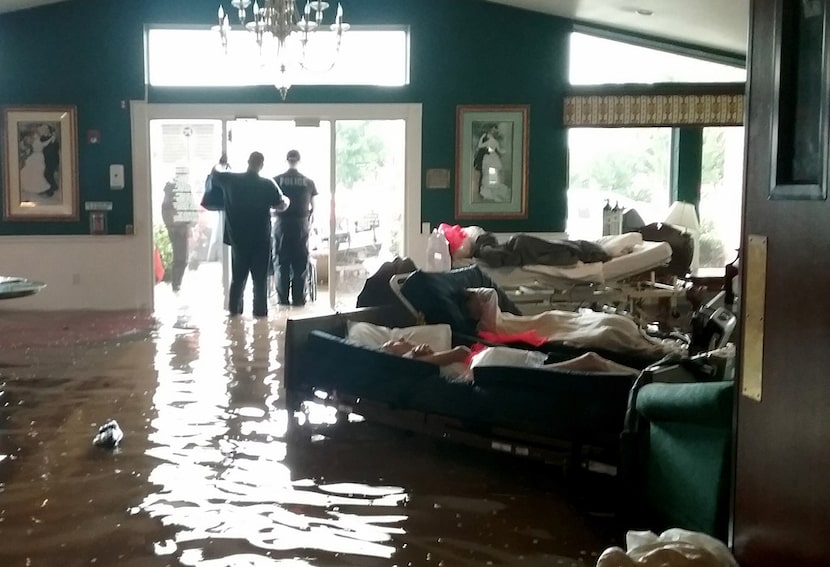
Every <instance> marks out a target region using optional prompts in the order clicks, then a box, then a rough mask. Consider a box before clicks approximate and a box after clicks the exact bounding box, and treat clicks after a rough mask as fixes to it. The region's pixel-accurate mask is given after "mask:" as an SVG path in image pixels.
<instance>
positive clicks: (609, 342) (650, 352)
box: [466, 288, 683, 358]
mask: <svg viewBox="0 0 830 567" xmlns="http://www.w3.org/2000/svg"><path fill="white" fill-rule="evenodd" d="M466 307H467V311H468V312H469V314H470V316H471V317H472V318H473V319H474V320H476V321H478V330H479V331H488V332H491V333H498V334H503V335H516V334H520V333H525V332H528V331H535V332H536V333H537V334H539V335H540V336H542V337H544V338H546V339H547V340H548V341H550V342H561V343H563V344H565V345H568V346H571V347H575V348H581V349H601V350H606V351H609V352H617V353H628V354H638V355H645V356H655V357H658V358H659V357H661V356H664V355H666V354H670V353H679V352H681V351H682V348H683V347H681V346H680V345H679V344H678V343H677V342H675V341H671V340H663V339H658V338H655V337H651V336H649V335H647V334H646V333H645V331H644V330H643V329H641V328H640V327H639V325H637V323H636V322H635V321H634V320H633V319H631V318H629V317H626V316H624V315H617V314H612V313H597V312H595V311H591V310H589V309H584V310H581V311H579V312H571V311H557V310H550V311H544V312H542V313H539V314H537V315H513V314H512V313H504V312H502V311H501V310H500V309H499V305H498V296H497V294H496V290H494V289H490V288H473V289H468V290H467V293H466Z"/></svg>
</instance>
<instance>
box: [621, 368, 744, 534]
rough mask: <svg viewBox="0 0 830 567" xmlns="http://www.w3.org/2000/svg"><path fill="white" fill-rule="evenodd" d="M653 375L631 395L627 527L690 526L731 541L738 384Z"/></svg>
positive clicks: (627, 432) (626, 439) (626, 470)
mask: <svg viewBox="0 0 830 567" xmlns="http://www.w3.org/2000/svg"><path fill="white" fill-rule="evenodd" d="M646 376H647V373H646V374H645V375H644V376H641V382H640V383H639V384H638V385H635V388H634V389H633V390H632V395H631V399H630V402H629V415H628V417H627V423H626V429H625V432H624V433H623V448H624V453H625V456H624V462H625V465H624V468H623V475H624V480H625V484H626V492H627V495H628V498H627V499H626V500H627V503H626V508H627V510H628V512H629V513H628V514H626V515H625V516H626V518H627V522H628V523H629V524H633V525H629V526H628V527H629V528H632V529H642V528H648V529H651V530H655V531H661V530H663V529H666V528H670V527H677V528H684V529H687V530H693V531H699V532H703V533H706V534H709V535H711V536H713V537H717V538H719V539H721V540H723V541H725V540H726V538H727V535H728V533H727V532H728V523H729V510H730V502H731V500H730V494H731V470H732V460H733V459H732V453H733V451H732V420H733V412H734V409H733V408H734V382H732V381H705V382H677V381H674V382H659V381H650V380H648V378H647V377H646ZM692 379H693V378H692Z"/></svg>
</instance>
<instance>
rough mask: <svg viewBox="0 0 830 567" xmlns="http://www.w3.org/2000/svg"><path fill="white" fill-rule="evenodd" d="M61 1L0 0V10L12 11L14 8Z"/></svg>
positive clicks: (18, 8) (20, 8)
mask: <svg viewBox="0 0 830 567" xmlns="http://www.w3.org/2000/svg"><path fill="white" fill-rule="evenodd" d="M61 1H62V0H0V12H14V11H15V10H24V9H26V8H34V7H35V6H43V5H44V4H54V3H56V2H61Z"/></svg>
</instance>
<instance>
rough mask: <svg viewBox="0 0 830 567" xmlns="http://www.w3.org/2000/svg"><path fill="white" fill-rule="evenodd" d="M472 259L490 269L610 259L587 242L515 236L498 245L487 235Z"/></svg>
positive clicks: (480, 239)
mask: <svg viewBox="0 0 830 567" xmlns="http://www.w3.org/2000/svg"><path fill="white" fill-rule="evenodd" d="M473 257H474V258H478V259H479V260H481V261H482V262H484V263H485V264H487V265H488V266H491V267H493V268H501V267H503V266H526V265H528V264H543V265H545V266H573V265H575V264H576V263H577V262H585V263H590V262H606V261H608V260H610V259H611V257H610V256H609V255H608V254H606V253H605V251H604V250H603V249H602V247H601V246H600V245H598V244H596V243H594V242H589V241H587V240H544V239H542V238H536V237H535V236H530V235H527V234H517V235H515V236H512V237H511V238H510V240H508V241H507V242H506V243H504V244H499V242H498V241H497V240H496V237H495V235H493V234H492V233H489V232H487V233H484V234H482V235H481V236H479V237H478V238H477V239H476V243H475V246H474V247H473Z"/></svg>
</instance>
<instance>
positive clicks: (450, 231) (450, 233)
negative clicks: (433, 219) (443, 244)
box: [438, 222, 467, 255]
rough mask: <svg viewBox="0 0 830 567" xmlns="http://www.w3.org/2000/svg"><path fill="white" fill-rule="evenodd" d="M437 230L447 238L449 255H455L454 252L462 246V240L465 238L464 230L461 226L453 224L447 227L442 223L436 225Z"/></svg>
mask: <svg viewBox="0 0 830 567" xmlns="http://www.w3.org/2000/svg"><path fill="white" fill-rule="evenodd" d="M438 230H439V231H441V232H443V233H444V236H445V237H446V238H447V243H449V245H450V254H451V255H452V254H455V251H456V250H458V249H459V248H460V247H461V245H462V244H464V239H465V238H467V234H466V233H465V232H464V229H463V228H461V226H459V225H457V224H454V225H448V224H447V223H444V222H442V223H441V224H439V225H438Z"/></svg>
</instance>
